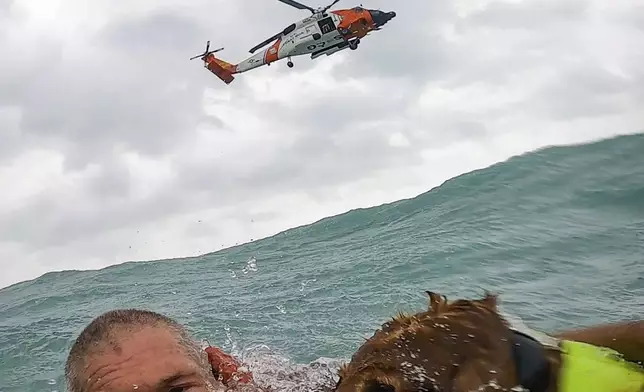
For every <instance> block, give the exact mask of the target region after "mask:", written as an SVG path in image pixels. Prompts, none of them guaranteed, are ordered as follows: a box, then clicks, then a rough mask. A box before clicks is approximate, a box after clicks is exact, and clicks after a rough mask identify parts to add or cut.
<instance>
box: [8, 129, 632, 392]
mask: <svg viewBox="0 0 644 392" xmlns="http://www.w3.org/2000/svg"><path fill="white" fill-rule="evenodd" d="M643 259H644V135H634V136H622V137H617V138H614V139H610V140H605V141H600V142H597V143H593V144H588V145H581V146H569V147H556V148H548V149H545V150H541V151H537V152H534V153H530V154H526V155H523V156H519V157H515V158H512V159H510V160H509V161H507V162H503V163H499V164H497V165H494V166H492V167H489V168H487V169H484V170H480V171H476V172H472V173H469V174H466V175H463V176H460V177H457V178H454V179H452V180H450V181H448V182H446V183H445V184H443V185H442V186H440V187H438V188H436V189H433V190H431V191H430V192H427V193H425V194H422V195H420V196H418V197H416V198H414V199H410V200H403V201H399V202H396V203H393V204H389V205H383V206H380V207H375V208H369V209H363V210H356V211H351V212H349V213H347V214H344V215H340V216H336V217H332V218H327V219H324V220H322V221H320V222H318V223H315V224H313V225H310V226H305V227H300V228H296V229H293V230H289V231H287V232H284V233H281V234H278V235H276V236H274V237H271V238H268V239H264V240H260V241H256V242H253V243H250V244H246V245H243V246H239V247H236V248H232V249H228V250H225V251H221V252H217V253H213V254H208V255H204V256H201V257H196V258H188V259H182V260H172V261H166V262H138V263H127V264H122V265H119V266H114V267H111V268H107V269H104V270H100V271H89V272H78V271H70V272H61V273H50V274H47V275H45V276H42V277H40V278H38V279H36V280H33V281H29V282H23V283H20V284H17V285H14V286H11V287H9V288H6V289H3V290H0V359H1V364H0V380H1V381H2V383H0V392H18V391H20V392H32V391H33V392H36V391H63V390H65V385H64V379H63V377H62V372H63V366H64V361H65V357H66V354H67V350H68V349H69V347H70V345H71V342H72V341H73V339H74V338H75V337H76V335H77V334H78V333H79V332H80V330H81V329H82V328H83V327H84V326H85V325H86V324H87V323H88V322H89V321H90V320H91V319H92V318H93V317H95V316H97V315H98V314H100V313H102V312H103V311H106V310H108V309H112V308H115V307H143V308H147V309H152V310H155V311H159V312H162V313H165V314H168V315H170V316H173V317H175V318H176V319H178V320H179V321H181V322H182V323H184V324H186V325H187V326H188V327H189V329H190V330H191V331H192V332H193V333H194V334H195V336H196V337H197V338H199V339H200V338H207V339H208V340H209V341H210V342H211V343H213V344H216V345H220V346H223V347H224V348H226V349H227V350H232V351H234V352H235V353H239V354H243V355H244V356H247V357H248V358H249V360H252V361H251V362H253V361H254V363H256V366H257V372H259V373H262V372H263V373H265V374H267V375H271V374H277V373H278V372H279V370H285V371H292V369H293V368H292V367H291V366H296V365H297V364H302V365H305V364H307V363H309V362H310V361H313V360H316V359H318V358H330V359H336V360H343V359H346V358H348V357H349V356H350V355H351V354H352V352H353V351H354V350H355V349H356V348H357V347H358V346H359V345H360V344H361V342H362V337H363V336H368V335H371V333H372V332H373V330H374V329H375V328H377V327H378V326H379V325H380V324H381V323H382V322H384V321H385V320H386V319H387V318H389V317H391V316H393V315H394V314H395V313H396V312H397V311H398V310H419V309H421V308H423V307H425V306H426V298H425V296H424V291H425V290H434V291H439V292H441V293H443V294H446V295H447V296H448V297H449V298H455V297H474V296H479V295H481V294H482V293H483V290H485V289H487V290H492V291H496V292H498V293H499V294H500V301H501V305H502V308H503V310H504V312H506V313H508V314H510V315H512V316H513V317H517V318H520V319H521V320H522V321H523V322H524V323H526V324H528V325H529V326H530V327H533V328H535V329H540V330H544V331H552V330H556V329H562V328H567V327H574V326H579V325H589V324H593V323H599V322H606V321H613V320H621V319H630V318H636V317H642V315H643V314H644V261H643ZM15 263H16V264H19V263H20V260H15ZM261 345H265V346H267V347H264V348H263V349H260V348H258V346H261ZM269 349H270V350H271V351H270V352H269V351H268V350H269ZM286 361H289V362H286ZM289 369H290V370H289ZM306 369H308V370H307V371H308V373H307V374H308V375H307V377H308V378H307V380H308V381H306V382H308V383H309V384H307V385H304V384H303V385H301V388H300V389H301V390H306V389H307V388H310V387H311V385H313V384H315V383H322V382H327V381H328V380H326V379H327V374H326V373H325V372H324V371H323V370H319V369H313V370H311V369H310V368H306ZM327 373H328V371H327ZM267 377H268V376H267ZM275 377H277V376H275ZM275 377H274V378H275ZM316 377H317V378H316ZM268 378H270V377H268ZM284 385H286V384H284ZM291 387H293V385H291ZM283 389H284V390H286V389H288V386H284V388H283ZM292 390H297V388H293V389H292Z"/></svg>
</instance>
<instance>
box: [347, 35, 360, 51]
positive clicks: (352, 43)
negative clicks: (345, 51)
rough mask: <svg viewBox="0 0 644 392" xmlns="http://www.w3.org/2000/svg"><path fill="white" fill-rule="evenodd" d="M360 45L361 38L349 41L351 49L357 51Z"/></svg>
mask: <svg viewBox="0 0 644 392" xmlns="http://www.w3.org/2000/svg"><path fill="white" fill-rule="evenodd" d="M359 44H360V38H356V39H354V40H353V41H349V49H351V50H356V49H358V45H359Z"/></svg>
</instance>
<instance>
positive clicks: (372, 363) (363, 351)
mask: <svg viewBox="0 0 644 392" xmlns="http://www.w3.org/2000/svg"><path fill="white" fill-rule="evenodd" d="M426 294H427V295H428V297H429V306H428V309H427V310H426V311H423V312H419V313H416V314H413V315H405V314H399V315H398V316H397V317H394V318H393V319H392V320H390V321H389V322H387V323H385V324H383V325H382V327H381V329H379V330H378V331H376V332H375V334H374V335H373V336H372V337H371V338H369V339H367V340H366V342H365V343H364V344H363V345H362V346H361V347H360V348H359V349H358V351H357V352H356V353H355V354H354V355H353V357H352V359H351V361H350V362H349V363H348V364H346V365H345V366H344V367H342V369H341V370H340V372H339V376H340V378H339V381H338V383H337V385H336V390H335V391H336V392H412V391H428V392H433V391H436V392H440V391H453V392H459V391H463V392H465V391H476V390H486V389H488V390H510V389H511V388H513V387H515V386H516V385H518V380H517V378H516V374H515V373H516V371H515V364H514V360H513V357H512V346H511V342H510V339H511V336H510V334H511V331H510V329H509V325H508V323H507V322H506V321H505V320H504V319H503V317H501V316H500V315H499V313H498V311H497V296H495V295H492V294H490V293H487V292H486V293H485V296H484V297H483V298H482V299H478V300H464V299H459V300H456V301H454V302H448V301H447V298H446V297H444V296H441V295H440V294H438V293H434V292H430V291H426Z"/></svg>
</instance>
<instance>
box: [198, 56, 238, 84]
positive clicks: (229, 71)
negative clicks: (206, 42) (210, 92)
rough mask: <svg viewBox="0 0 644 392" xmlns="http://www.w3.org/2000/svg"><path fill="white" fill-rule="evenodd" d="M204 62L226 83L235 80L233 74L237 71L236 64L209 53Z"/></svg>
mask: <svg viewBox="0 0 644 392" xmlns="http://www.w3.org/2000/svg"><path fill="white" fill-rule="evenodd" d="M204 63H205V64H204V66H205V67H206V68H208V70H209V71H210V72H212V73H213V74H215V76H217V77H218V78H219V79H221V80H222V81H223V82H224V83H226V84H230V83H232V81H233V80H235V77H234V76H233V74H234V73H237V69H236V68H237V67H236V66H235V65H232V64H230V63H228V62H226V61H224V60H221V59H218V58H216V57H215V55H214V54H209V55H208V56H207V57H206V58H205V59H204Z"/></svg>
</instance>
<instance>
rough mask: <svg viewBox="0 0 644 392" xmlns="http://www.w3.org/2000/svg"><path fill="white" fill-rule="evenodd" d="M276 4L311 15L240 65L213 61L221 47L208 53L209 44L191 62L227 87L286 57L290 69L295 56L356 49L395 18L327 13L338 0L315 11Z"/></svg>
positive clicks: (289, 0)
mask: <svg viewBox="0 0 644 392" xmlns="http://www.w3.org/2000/svg"><path fill="white" fill-rule="evenodd" d="M278 1H281V2H282V3H285V4H288V5H290V6H292V7H295V8H297V9H301V10H305V9H306V10H309V11H311V13H312V15H311V16H309V17H307V18H305V19H302V20H300V21H298V22H295V23H293V24H291V25H290V26H288V27H286V28H285V29H284V30H282V31H280V32H279V33H277V34H275V35H274V36H272V37H270V38H268V39H267V40H265V41H264V42H262V43H260V44H259V45H257V46H255V47H254V48H252V49H251V50H250V53H255V52H256V51H257V50H259V49H261V48H263V47H265V46H266V45H268V44H270V43H271V42H273V41H275V42H273V44H272V45H270V46H269V47H268V48H266V49H264V50H263V51H262V52H259V53H256V54H254V55H253V56H251V57H249V58H247V59H246V60H244V61H242V62H241V63H239V64H230V63H228V62H226V61H224V60H221V59H218V58H216V57H215V55H214V54H215V53H217V52H219V51H221V50H223V49H224V48H219V49H216V50H210V41H208V43H207V44H206V51H205V52H204V53H202V54H200V55H197V56H194V57H192V58H191V59H190V60H194V59H196V58H201V59H202V60H203V62H204V67H205V68H207V69H208V70H209V71H210V72H212V73H213V74H215V75H216V76H217V77H218V78H219V79H221V80H223V81H224V82H225V83H226V84H230V83H231V82H232V81H233V80H234V79H235V78H234V77H233V74H238V73H243V72H247V71H250V70H251V69H255V68H258V67H261V66H263V65H270V64H271V63H274V62H275V61H278V60H281V59H284V58H288V62H287V65H288V66H289V68H293V61H291V57H294V56H301V55H306V54H311V58H312V59H315V58H317V57H319V56H322V55H323V54H326V55H327V56H328V55H331V54H333V53H336V52H339V51H341V50H344V49H346V48H350V49H352V50H356V49H357V48H358V44H360V39H361V38H363V37H364V36H366V35H367V34H368V33H369V32H371V31H374V30H380V28H381V27H382V26H383V25H384V24H385V23H387V22H389V21H390V20H391V19H393V18H394V17H396V13H395V12H383V11H380V10H370V9H365V8H362V7H354V8H351V9H344V10H335V11H329V12H327V11H328V10H329V8H331V7H333V6H334V5H335V4H336V3H337V2H338V1H340V0H335V1H333V3H331V4H330V5H328V6H326V7H320V8H318V9H314V8H311V7H309V6H307V5H304V4H301V3H298V2H297V1H295V0H278Z"/></svg>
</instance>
